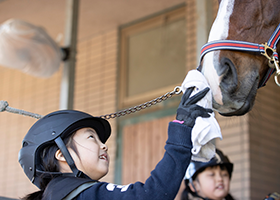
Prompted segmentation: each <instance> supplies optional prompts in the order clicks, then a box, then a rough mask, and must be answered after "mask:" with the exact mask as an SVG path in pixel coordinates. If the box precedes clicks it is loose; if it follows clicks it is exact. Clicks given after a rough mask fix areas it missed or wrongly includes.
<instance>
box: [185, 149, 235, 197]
mask: <svg viewBox="0 0 280 200" xmlns="http://www.w3.org/2000/svg"><path fill="white" fill-rule="evenodd" d="M232 171H233V164H232V163H231V162H230V161H229V159H228V157H227V156H225V155H224V154H223V152H222V151H220V150H219V149H216V154H215V156H214V157H213V158H212V159H211V160H210V161H209V162H198V161H191V163H190V165H189V167H188V169H187V171H186V175H185V186H186V188H185V189H184V191H183V193H182V196H181V200H188V199H189V194H190V196H192V197H196V199H203V200H222V199H225V200H234V199H233V197H232V196H231V195H230V194H229V187H230V179H231V175H232ZM192 199H193V198H192Z"/></svg>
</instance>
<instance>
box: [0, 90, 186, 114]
mask: <svg viewBox="0 0 280 200" xmlns="http://www.w3.org/2000/svg"><path fill="white" fill-rule="evenodd" d="M181 92H182V90H181V88H180V86H176V87H175V88H174V90H173V91H172V92H167V93H166V94H165V95H162V96H160V97H158V98H155V99H153V100H151V101H148V102H146V103H143V104H140V105H138V106H134V107H131V108H128V109H125V110H121V111H118V112H115V113H111V114H107V115H101V116H99V117H101V118H103V119H113V118H116V117H121V116H125V115H128V114H131V113H135V112H136V111H140V110H142V109H145V108H147V107H151V106H152V105H156V104H157V103H160V102H162V101H165V100H166V99H168V98H171V97H172V96H173V95H174V94H177V95H178V94H180V93H181ZM3 111H8V112H11V113H15V114H20V115H25V116H29V117H34V118H36V119H40V118H42V117H43V115H39V114H36V113H31V112H27V111H24V110H19V109H16V108H12V107H10V106H9V104H8V102H7V101H0V112H3Z"/></svg>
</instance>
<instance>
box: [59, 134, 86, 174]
mask: <svg viewBox="0 0 280 200" xmlns="http://www.w3.org/2000/svg"><path fill="white" fill-rule="evenodd" d="M54 141H55V143H56V144H57V146H58V148H59V149H60V151H61V152H62V154H63V156H64V158H65V160H66V162H67V164H68V165H69V167H70V168H71V170H72V172H73V174H74V175H75V177H81V175H82V174H83V172H81V171H80V170H78V169H77V167H76V165H75V162H74V160H73V158H72V156H71V155H70V153H69V151H68V149H67V147H66V146H65V144H64V142H63V140H62V139H61V137H58V138H56V139H55V140H54Z"/></svg>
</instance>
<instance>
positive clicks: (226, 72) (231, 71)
mask: <svg viewBox="0 0 280 200" xmlns="http://www.w3.org/2000/svg"><path fill="white" fill-rule="evenodd" d="M220 63H221V69H222V70H221V71H222V74H221V75H222V80H221V83H220V87H221V89H222V90H224V91H226V92H227V93H232V92H234V91H235V90H236V88H237V86H238V78H237V72H236V68H235V66H234V64H233V63H232V62H231V60H230V59H228V58H225V57H224V58H222V59H221V62H220Z"/></svg>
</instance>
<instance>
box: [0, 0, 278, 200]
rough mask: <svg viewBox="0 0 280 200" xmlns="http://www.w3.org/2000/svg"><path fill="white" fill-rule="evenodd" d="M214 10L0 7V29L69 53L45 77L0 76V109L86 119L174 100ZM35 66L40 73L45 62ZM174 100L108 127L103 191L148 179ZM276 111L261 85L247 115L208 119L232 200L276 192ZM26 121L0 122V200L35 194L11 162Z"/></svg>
mask: <svg viewBox="0 0 280 200" xmlns="http://www.w3.org/2000/svg"><path fill="white" fill-rule="evenodd" d="M217 10H218V1H217V0H141V1H136V0H117V1H116V0H102V1H100V0H80V1H67V0H59V1H57V0H48V1H46V0H42V1H38V0H21V1H18V0H0V24H4V23H5V22H6V21H7V20H10V19H19V20H23V21H26V22H28V23H30V24H33V25H35V26H37V27H41V28H42V29H43V30H44V31H46V33H48V34H49V36H50V37H51V38H52V39H53V40H54V41H55V43H56V45H57V46H58V47H59V48H67V47H71V49H72V51H70V52H71V53H70V55H69V56H68V60H67V61H65V62H59V63H58V66H57V68H56V70H55V71H54V72H53V73H52V74H50V75H46V73H48V70H47V71H44V70H42V71H40V73H41V74H40V75H41V76H39V75H34V74H32V73H27V71H24V70H21V69H15V68H11V67H8V66H4V65H2V66H0V76H1V77H0V100H5V101H7V102H8V103H9V105H10V106H11V107H14V108H19V109H23V110H26V111H30V112H34V113H38V114H41V115H45V114H47V113H50V112H52V111H55V110H58V109H65V108H68V109H77V110H81V111H85V112H88V113H90V114H92V115H94V116H100V115H105V114H110V113H114V112H116V111H119V110H122V109H126V108H129V107H132V106H136V105H139V104H141V103H144V102H147V101H149V100H151V99H154V98H156V97H159V96H161V95H163V94H165V93H167V92H171V91H173V89H174V88H175V86H180V85H181V83H182V81H183V80H184V78H185V75H186V74H187V72H188V71H189V70H191V69H195V68H196V67H197V64H198V59H199V54H200V48H201V46H202V45H203V44H205V43H206V42H207V37H208V33H209V30H210V27H211V24H212V23H213V21H214V19H215V16H216V13H217ZM3 27H4V25H2V26H0V34H1V28H3ZM8 35H9V34H8ZM0 37H1V35H0ZM16 44H19V42H16ZM3 45H4V44H3V43H1V41H0V48H1V46H2V47H3ZM4 49H5V48H4ZM35 51H37V50H35ZM60 53H61V52H60ZM0 54H2V55H4V53H3V50H2V52H0ZM47 55H49V54H46V56H47ZM61 55H62V54H61ZM61 55H59V56H60V57H63V56H61ZM36 57H37V58H39V57H40V55H39V54H38V55H37V56H36ZM42 57H43V58H48V57H44V56H42ZM0 58H1V55H0ZM43 58H42V59H41V60H40V62H41V63H43V64H46V63H45V62H47V61H49V59H46V60H45V61H44V59H43ZM37 66H38V65H37ZM31 71H32V68H31V70H30V71H29V72H31ZM44 75H46V76H44ZM180 98H181V95H174V97H172V98H169V99H168V100H166V101H164V102H162V103H159V104H157V105H155V106H152V107H150V108H146V109H144V110H142V111H140V112H136V113H133V114H129V115H126V116H123V117H119V118H114V119H109V122H110V123H111V125H112V136H111V137H110V139H109V140H108V142H107V145H108V147H109V154H110V157H111V164H110V172H109V174H108V175H107V176H106V177H105V178H104V179H103V180H104V181H108V182H113V183H117V184H128V183H131V182H136V181H145V180H146V178H148V177H149V174H150V171H151V170H152V169H153V168H154V167H155V165H156V164H157V162H158V161H159V160H160V159H161V158H162V156H163V153H164V144H165V141H166V139H167V126H168V122H169V121H172V120H173V119H174V118H175V113H176V109H177V107H178V105H179V102H180ZM279 102H280V92H279V88H278V87H277V86H276V84H275V83H274V80H273V79H270V80H269V82H268V83H267V86H265V87H264V88H261V89H260V90H259V91H258V95H257V100H256V104H255V106H254V108H253V110H252V111H251V112H249V113H248V114H246V115H244V116H241V117H222V116H220V115H219V114H218V113H216V117H217V120H218V122H219V124H220V126H221V129H222V134H223V140H222V141H216V145H217V147H219V148H220V149H221V150H222V151H223V152H224V153H225V154H226V155H228V157H229V159H230V160H231V162H233V163H234V172H233V177H232V182H231V193H232V195H233V196H234V197H235V198H236V199H242V200H249V199H260V198H263V197H264V196H265V195H266V194H268V193H270V192H273V191H277V190H278V192H279V185H280V170H279V169H280V162H279V158H280V156H279V153H278V152H279V151H280V145H279V143H280V134H279V126H278V124H279V122H278V121H279V120H278V119H279V118H280V112H279V107H280V103H279ZM35 121H36V119H34V118H30V117H25V116H21V115H16V114H12V113H8V112H1V113H0V196H3V197H6V198H13V199H18V198H19V197H23V196H25V195H26V194H28V193H30V192H33V191H35V190H37V188H36V187H35V186H33V185H32V184H31V183H30V181H29V180H28V178H27V177H26V176H25V174H24V173H23V170H22V169H21V167H20V165H19V163H18V159H17V157H18V152H19V149H20V148H21V141H22V139H23V137H24V135H25V134H26V132H27V131H28V129H29V128H30V127H31V126H32V124H33V123H34V122H35ZM170 184H172V183H170ZM183 187H184V186H183V184H182V187H181V189H180V192H179V193H178V196H177V198H176V199H179V196H180V193H181V191H182V189H183Z"/></svg>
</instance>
